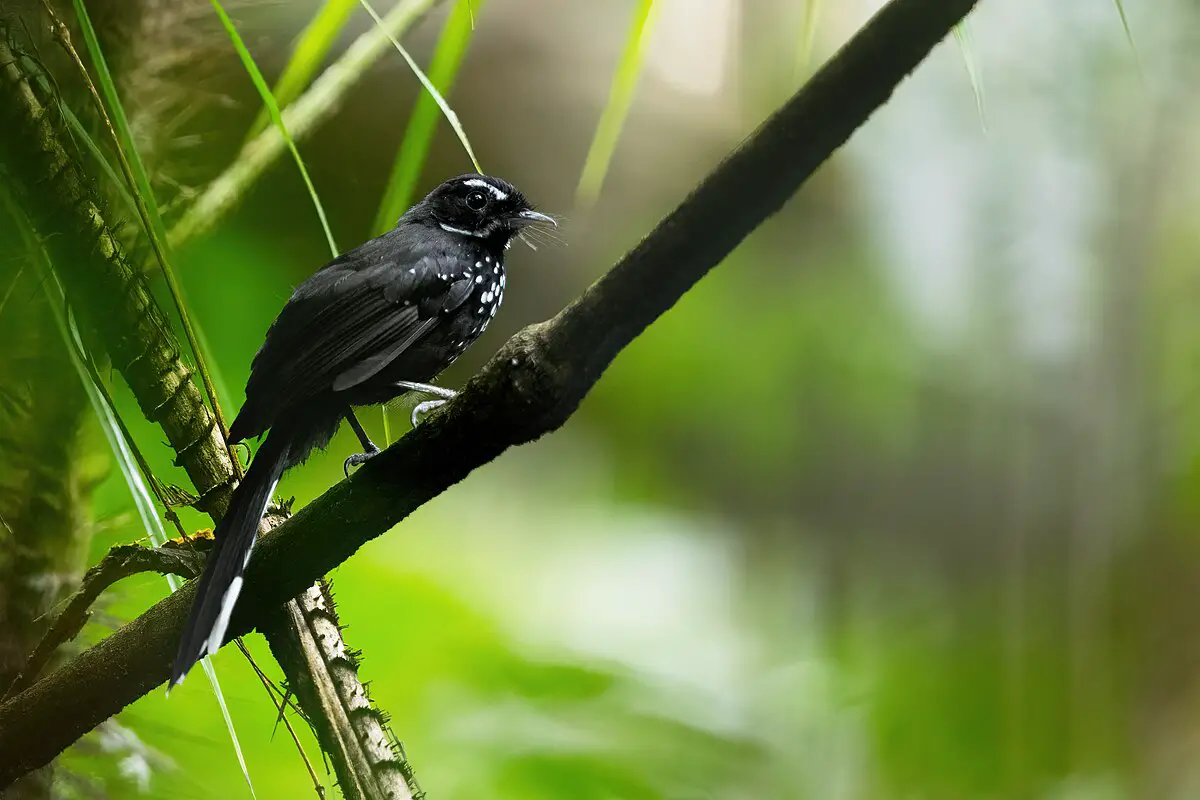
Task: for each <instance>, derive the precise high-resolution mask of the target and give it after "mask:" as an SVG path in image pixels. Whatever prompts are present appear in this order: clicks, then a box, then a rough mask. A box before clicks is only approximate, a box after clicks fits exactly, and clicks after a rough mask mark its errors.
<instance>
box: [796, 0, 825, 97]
mask: <svg viewBox="0 0 1200 800" xmlns="http://www.w3.org/2000/svg"><path fill="white" fill-rule="evenodd" d="M821 5H822V0H805V3H804V24H803V26H802V28H801V30H800V53H799V58H797V59H796V77H797V78H802V77H807V75H808V73H809V69H810V68H811V67H812V53H813V43H814V42H815V41H816V40H817V22H818V20H819V19H820V17H821Z"/></svg>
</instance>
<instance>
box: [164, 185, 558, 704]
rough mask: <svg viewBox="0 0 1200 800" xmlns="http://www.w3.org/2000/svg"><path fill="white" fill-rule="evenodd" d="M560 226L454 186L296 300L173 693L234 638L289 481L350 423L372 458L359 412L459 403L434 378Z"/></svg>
mask: <svg viewBox="0 0 1200 800" xmlns="http://www.w3.org/2000/svg"><path fill="white" fill-rule="evenodd" d="M539 224H548V225H551V226H554V227H557V222H556V220H555V219H554V218H553V217H551V216H549V215H547V214H543V213H541V212H539V211H536V210H534V208H533V206H532V205H530V203H529V202H528V200H526V198H525V196H524V195H523V194H522V193H521V192H520V191H519V190H518V189H517V188H516V187H515V186H513V185H512V184H511V183H509V182H508V181H506V180H503V179H501V178H497V177H493V176H489V175H483V174H478V173H468V174H465V175H459V176H457V177H454V178H451V179H449V180H447V181H445V182H443V183H442V184H440V185H439V186H437V187H436V188H434V189H433V191H431V192H430V193H429V194H428V195H426V196H425V198H424V199H422V200H421V201H420V202H418V203H417V204H416V205H414V206H412V207H411V208H410V209H408V210H407V211H406V212H405V213H404V214H403V215H402V216H401V217H400V219H399V220H398V221H397V223H396V225H395V227H393V228H392V229H391V230H389V231H387V232H386V233H384V234H382V235H380V236H378V237H376V238H374V239H371V240H369V241H367V242H365V243H364V244H362V245H359V246H358V247H356V248H354V249H353V250H349V251H347V252H345V253H343V254H342V255H340V256H338V257H336V258H334V259H333V261H331V262H329V263H328V264H326V265H325V266H324V267H322V268H321V269H319V270H317V271H316V272H315V273H313V274H312V275H311V276H310V277H309V278H308V279H306V280H305V281H304V282H302V283H301V284H300V285H299V286H297V287H296V288H295V290H294V291H293V292H292V295H291V297H290V298H289V299H288V300H287V302H286V303H285V304H284V306H283V309H282V310H281V311H280V312H279V315H278V316H277V317H276V318H275V320H274V322H272V323H271V325H270V327H269V328H268V329H267V333H266V338H265V341H264V342H263V344H262V346H261V347H260V348H259V350H258V352H257V353H256V354H255V356H254V358H253V360H252V362H251V365H250V377H249V379H248V380H247V382H246V400H245V402H244V403H243V404H242V407H241V408H240V409H239V411H238V414H237V416H236V418H235V419H234V421H233V423H232V424H231V425H230V427H229V440H230V443H232V444H236V443H238V442H243V441H246V440H248V439H253V438H256V437H261V436H262V435H263V434H264V433H265V434H266V438H265V439H263V440H262V443H261V445H259V447H258V449H257V451H256V452H255V454H254V457H253V459H252V460H251V461H250V466H249V468H248V469H247V470H246V473H245V475H244V477H242V479H241V481H240V482H239V483H238V485H237V486H236V488H235V489H234V491H233V493H232V495H231V497H230V501H229V506H228V509H227V510H226V512H225V514H224V516H222V517H221V519H220V520H219V521H218V523H217V525H216V528H215V529H214V531H213V539H214V543H213V547H212V550H211V552H210V553H209V556H208V559H207V562H206V563H205V566H204V571H203V573H202V574H201V576H200V579H199V582H198V583H197V587H196V595H195V599H194V601H193V603H192V607H191V611H190V614H189V616H188V620H187V623H186V624H185V626H184V629H183V633H182V635H181V638H180V640H179V645H178V650H177V651H176V655H175V659H174V662H173V664H172V667H171V678H170V683H169V684H168V686H167V692H168V694H169V693H170V690H171V689H172V688H174V687H175V686H177V685H179V683H181V682H182V681H183V679H184V677H185V676H186V675H187V673H188V671H189V670H190V669H191V668H192V667H193V666H195V664H196V663H197V662H198V661H200V660H201V659H202V658H204V657H205V656H206V655H208V654H211V653H215V652H216V651H217V650H218V649H219V648H220V647H221V645H222V644H223V643H224V638H225V633H226V628H227V627H228V625H229V619H230V615H231V614H232V613H233V609H234V606H235V605H236V603H237V599H238V595H239V593H240V592H241V589H242V584H243V573H244V572H245V569H246V566H247V564H248V563H249V561H250V555H251V551H252V549H253V547H254V541H255V537H256V534H257V531H258V526H259V520H260V519H261V518H262V515H263V513H264V512H265V511H266V510H267V507H268V504H269V502H270V499H271V497H272V495H273V494H274V492H275V489H276V487H277V486H278V484H279V481H280V479H281V478H282V477H283V474H284V473H285V472H286V471H287V470H289V469H291V468H293V467H295V466H298V465H300V464H302V463H304V461H305V460H306V459H307V458H308V457H309V455H310V454H311V453H312V452H313V451H314V450H323V449H325V448H326V447H327V446H328V445H329V443H330V441H331V440H332V438H333V436H334V434H335V433H336V432H337V430H338V428H339V427H340V425H341V422H342V420H345V421H346V422H347V423H349V425H350V427H351V428H353V430H354V433H355V434H356V435H357V437H358V440H359V442H360V444H361V445H362V452H360V453H356V454H354V455H352V456H350V457H349V458H347V459H346V461H345V464H344V466H343V469H344V471H345V473H346V475H347V476H349V473H350V468H351V467H353V466H358V465H361V464H364V463H366V462H367V461H368V460H369V459H371V458H372V457H374V456H375V455H377V454H378V453H379V452H380V450H379V448H378V447H377V446H376V445H375V443H374V442H372V441H371V439H370V438H369V437H368V436H367V433H366V431H365V430H364V429H363V427H362V425H361V424H360V423H359V421H358V419H357V418H356V417H355V415H354V408H355V407H356V406H365V405H375V404H379V403H384V402H387V401H389V400H392V399H394V398H396V397H398V396H400V395H402V394H405V393H408V392H415V393H418V394H425V395H432V396H433V398H434V399H431V400H427V401H424V402H422V403H420V404H418V405H417V406H416V407H415V408H414V409H413V414H412V420H413V424H414V425H415V424H417V422H418V421H419V418H420V416H421V415H422V414H424V413H428V412H429V411H432V410H434V409H435V408H437V407H438V406H440V405H442V404H444V403H446V402H447V401H448V400H450V399H451V398H453V397H454V395H455V392H454V391H453V390H451V389H447V388H444V387H440V386H435V385H432V384H431V383H430V381H432V380H434V379H435V378H436V377H437V376H438V374H439V373H441V372H442V371H443V370H444V369H446V368H447V367H448V366H450V364H452V363H453V362H454V361H455V359H457V358H458V357H459V356H460V355H462V354H463V352H464V351H466V349H467V348H468V347H470V346H471V344H472V343H473V342H475V340H476V339H478V338H479V336H480V334H482V333H483V332H484V330H485V329H486V328H487V326H488V323H489V322H490V321H491V320H492V318H493V317H495V315H496V311H497V310H498V309H499V308H500V303H501V302H502V301H503V300H504V290H505V286H506V277H505V269H504V256H505V254H506V253H507V251H508V249H509V247H510V246H511V245H512V242H513V240H514V238H515V237H517V236H520V235H521V234H522V232H523V231H525V230H526V229H528V228H529V227H530V226H537V225H539Z"/></svg>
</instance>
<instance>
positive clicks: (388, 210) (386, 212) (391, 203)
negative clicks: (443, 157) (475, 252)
mask: <svg viewBox="0 0 1200 800" xmlns="http://www.w3.org/2000/svg"><path fill="white" fill-rule="evenodd" d="M361 2H362V6H363V8H365V9H366V10H367V13H368V14H370V15H371V18H372V19H374V20H375V24H376V25H378V26H380V27H381V28H382V27H383V20H382V19H380V17H379V15H378V14H376V13H375V9H373V8H372V7H371V4H370V3H368V2H367V0H361ZM480 5H482V3H480ZM471 33H472V29H471V10H470V8H469V7H468V4H467V0H458V2H456V3H455V4H454V8H453V10H452V11H451V12H450V16H449V18H448V19H447V20H446V25H445V27H444V28H443V29H442V34H441V37H440V38H439V39H438V44H437V48H436V49H435V51H434V55H433V60H432V62H431V64H430V68H429V71H430V75H433V76H434V79H436V81H437V83H438V84H440V85H441V86H442V87H443V89H444V90H446V91H449V89H450V85H451V84H452V83H453V82H454V78H455V76H456V75H457V74H458V68H459V66H460V65H461V64H462V60H463V56H464V55H465V53H466V49H467V45H468V43H469V42H470V40H471ZM388 38H389V39H391V42H392V45H393V46H394V47H395V48H396V50H397V51H398V52H399V53H400V55H401V56H403V58H404V60H405V61H406V62H407V63H408V67H409V69H411V70H412V71H413V74H414V75H416V76H417V79H418V80H419V81H421V85H422V86H424V87H425V91H426V92H428V95H422V96H421V97H420V98H418V100H417V104H416V107H415V108H414V109H413V115H412V117H410V118H409V122H408V129H407V130H406V131H405V134H404V139H403V141H402V142H401V144H400V153H399V154H398V155H397V157H396V165H395V166H394V167H393V168H392V176H391V178H390V179H389V181H388V189H387V193H386V195H385V197H384V200H383V203H382V204H381V205H380V209H379V214H378V216H377V217H376V219H375V232H376V233H382V232H383V231H385V230H388V229H389V228H391V227H392V225H393V224H395V221H396V218H397V217H399V216H400V215H401V214H402V213H404V209H405V208H407V207H408V203H409V200H410V199H411V195H412V190H413V187H414V186H415V185H416V175H417V174H419V172H420V168H421V167H422V166H423V165H424V161H425V155H426V154H427V153H428V151H429V141H430V140H431V139H432V137H433V131H434V128H435V127H436V126H437V117H436V115H435V114H434V113H433V108H434V106H431V105H429V103H430V101H432V103H434V104H436V107H437V108H439V109H441V112H442V115H443V116H445V117H446V121H447V122H449V123H450V126H451V127H452V128H454V132H455V133H456V134H458V139H459V141H460V142H462V146H463V149H465V150H466V151H467V156H469V157H470V159H471V164H472V165H474V167H475V171H476V172H483V169H482V168H481V167H480V166H479V159H477V158H475V151H474V150H472V149H471V142H470V141H469V140H468V139H467V134H466V131H464V130H463V127H462V123H461V122H459V119H458V115H457V114H455V113H454V111H453V109H451V108H450V105H449V104H448V103H447V102H446V98H444V97H443V96H442V93H441V91H439V89H438V87H437V86H436V85H435V84H434V80H431V79H430V77H429V76H428V75H426V74H425V73H424V72H422V71H421V68H420V67H418V66H417V62H415V61H413V58H412V56H410V55H409V54H408V51H407V50H405V49H404V47H403V46H402V45H401V44H400V42H399V40H397V39H396V37H395V36H392V35H391V34H390V33H389V34H388ZM406 148H407V151H406ZM402 159H403V160H404V161H402ZM409 161H411V163H409Z"/></svg>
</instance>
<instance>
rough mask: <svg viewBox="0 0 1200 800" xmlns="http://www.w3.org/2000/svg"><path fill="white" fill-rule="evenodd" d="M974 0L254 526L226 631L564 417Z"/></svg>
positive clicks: (866, 70) (41, 687)
mask: <svg viewBox="0 0 1200 800" xmlns="http://www.w3.org/2000/svg"><path fill="white" fill-rule="evenodd" d="M976 2H977V0H892V2H890V3H889V4H888V5H887V6H885V7H884V8H883V9H882V10H881V11H880V12H879V13H877V14H876V15H875V17H874V18H872V20H871V21H870V22H869V23H868V24H867V25H866V26H865V27H864V28H863V29H862V30H861V31H859V33H858V34H857V35H856V36H855V37H854V38H853V39H852V40H851V41H850V42H849V43H847V44H846V45H845V47H843V48H842V50H841V51H840V52H839V53H838V54H837V55H836V56H835V57H834V58H833V59H832V60H831V61H830V62H829V63H828V64H827V65H826V66H825V67H823V68H822V69H821V70H820V71H819V72H818V73H817V74H816V75H815V76H814V77H813V79H812V80H811V81H810V82H809V83H808V84H807V85H806V86H805V87H804V88H803V89H802V90H801V91H800V92H799V93H797V94H796V95H795V96H794V97H793V98H792V99H791V100H789V101H788V102H787V103H786V104H785V105H784V106H783V107H782V108H781V109H779V111H777V112H776V113H775V114H774V115H773V116H772V117H771V118H770V119H769V120H767V122H765V123H764V124H763V125H762V126H761V127H760V128H759V129H758V131H756V132H755V133H754V134H753V135H752V136H751V137H750V138H748V139H747V140H746V141H745V143H743V145H742V146H740V147H739V148H738V149H737V150H736V151H735V152H734V153H733V154H732V155H731V156H730V157H729V158H727V159H726V160H725V161H724V162H723V163H722V164H721V165H720V166H718V167H717V169H716V170H715V171H714V172H713V173H712V174H711V175H709V176H708V177H707V178H706V179H705V180H704V181H703V182H702V183H701V184H700V185H699V186H698V187H697V188H696V189H695V190H694V191H693V192H692V194H691V195H690V196H689V197H688V198H687V199H686V200H684V202H683V203H682V204H681V205H680V206H679V207H678V208H677V209H676V210H675V211H674V212H672V213H671V214H670V215H669V216H668V217H667V218H666V219H665V220H663V221H662V222H661V223H659V225H658V226H657V227H656V228H655V229H654V230H653V231H652V232H651V233H650V234H649V235H648V236H647V237H646V238H645V239H644V240H642V242H641V243H640V244H639V245H638V246H637V247H636V248H634V250H633V251H631V252H630V253H629V254H628V255H626V256H625V257H624V258H623V259H621V261H620V262H619V263H617V265H616V266H614V267H613V269H612V270H611V271H609V273H608V274H607V275H605V276H604V277H603V278H601V279H600V280H599V281H597V282H596V283H595V284H594V285H593V286H592V287H591V288H589V289H588V290H587V291H586V292H585V293H584V294H583V295H582V296H581V297H580V298H578V299H577V300H576V301H575V302H574V303H572V304H571V305H570V306H568V307H567V308H566V309H564V310H563V311H562V312H561V313H559V314H558V315H557V316H556V317H555V318H554V319H552V320H549V321H547V322H544V323H541V324H538V325H534V326H531V327H529V328H526V329H524V330H522V331H521V332H519V333H518V334H517V335H516V336H514V337H513V338H512V339H511V340H509V342H508V343H507V344H505V346H504V347H503V348H501V350H500V352H499V353H498V354H497V355H496V356H495V357H494V358H493V359H492V360H491V361H490V362H489V363H488V364H487V365H486V366H485V367H484V368H483V370H482V372H480V374H479V375H477V376H476V377H475V378H473V379H472V380H471V381H470V382H469V383H468V384H467V386H466V388H465V389H464V390H463V392H462V393H461V394H459V396H458V397H457V398H456V399H455V400H454V401H453V402H451V403H450V404H448V405H447V406H445V407H443V410H442V411H440V412H438V413H436V414H435V415H434V416H433V417H432V418H431V419H430V420H428V421H427V422H425V423H424V424H422V425H421V426H419V427H418V428H417V429H416V430H415V431H413V432H412V433H410V434H409V435H408V436H405V437H404V438H403V439H401V440H400V441H399V442H397V443H396V444H394V445H392V446H391V447H389V448H387V449H386V450H385V451H384V452H383V453H381V454H380V455H379V456H377V457H376V458H374V459H372V460H371V461H370V462H369V463H368V464H367V465H365V466H364V467H363V468H362V469H361V470H360V471H359V472H357V473H355V474H354V475H353V476H352V477H351V478H350V479H349V480H345V481H342V482H341V483H339V484H337V485H336V486H334V487H333V488H332V489H330V490H329V491H327V492H326V493H325V494H324V495H322V496H321V497H320V498H318V499H317V500H315V501H313V502H312V503H310V504H309V505H308V506H306V507H305V508H303V509H302V510H300V512H299V513H297V514H296V515H295V516H294V517H292V518H291V519H290V520H289V521H287V522H285V523H283V524H282V525H280V526H279V527H278V528H276V529H274V530H273V531H272V532H271V533H269V534H267V535H265V536H264V537H262V539H261V540H260V541H259V544H258V547H257V548H256V551H255V552H256V555H255V557H254V558H253V559H252V560H251V563H250V567H249V570H248V572H247V580H246V585H245V589H244V593H243V600H242V602H240V603H239V604H238V606H237V610H236V611H235V612H234V615H233V619H232V620H231V622H230V626H229V636H230V637H231V638H232V637H236V636H240V635H242V634H244V633H246V632H247V631H249V630H251V629H252V628H254V627H255V625H257V624H258V623H259V622H260V621H261V620H263V619H264V618H265V617H266V616H268V615H269V614H271V613H275V609H276V608H277V607H278V605H279V604H280V603H283V602H284V601H286V600H287V599H288V598H289V597H293V596H295V595H296V594H297V593H299V592H301V591H303V590H304V589H305V588H306V587H308V586H310V585H311V584H312V582H313V580H314V579H316V578H317V577H319V576H321V575H324V574H326V573H328V572H329V571H330V570H331V569H333V568H334V567H335V566H337V565H338V564H340V563H342V562H343V561H345V560H346V559H347V558H349V557H350V556H351V555H352V554H353V553H354V551H356V550H357V549H358V548H359V547H361V546H362V545H363V544H365V543H366V542H368V541H370V540H371V539H373V538H375V537H377V536H380V535H382V534H383V533H385V532H386V531H388V530H389V529H391V528H392V527H393V526H394V525H396V524H397V523H398V522H400V521H401V520H402V519H404V518H405V517H406V516H408V515H409V514H410V513H412V511H414V510H415V509H416V508H418V507H420V506H421V505H422V504H423V503H425V502H427V501H429V500H430V499H432V498H433V497H436V496H437V495H438V494H440V493H441V492H443V491H445V490H446V489H447V488H449V487H450V486H453V485H454V484H455V483H457V482H458V481H460V480H462V479H463V478H465V477H466V476H467V475H468V474H469V473H470V472H471V471H473V470H474V469H476V468H477V467H479V466H481V465H483V464H485V463H487V462H489V461H491V460H492V459H494V458H495V457H496V456H498V455H500V453H502V452H504V451H505V450H507V449H508V448H509V447H513V446H515V445H519V444H523V443H525V442H529V441H532V440H534V439H537V438H539V437H541V436H543V435H545V434H546V433H548V432H550V431H553V430H555V429H557V428H558V427H560V426H561V425H562V424H563V423H564V422H565V421H566V420H567V418H568V417H570V415H571V414H572V413H573V412H574V410H575V409H576V408H577V407H578V405H579V402H580V401H581V400H582V398H583V397H584V395H585V394H586V393H587V392H588V390H589V389H590V388H591V387H592V386H593V385H594V384H595V382H596V381H597V380H598V379H599V378H600V375H601V373H602V372H603V371H604V369H605V368H606V367H607V366H608V364H609V363H610V362H611V361H612V359H613V358H614V357H615V356H616V355H617V353H619V352H620V351H621V349H622V348H624V347H625V346H627V345H628V344H629V343H630V342H631V341H633V339H635V338H636V337H637V336H638V335H639V334H640V333H641V332H642V331H643V330H644V329H645V328H646V327H647V326H648V325H650V324H651V323H652V322H653V321H654V320H655V319H657V318H658V317H659V316H660V315H662V314H663V313H664V312H665V311H667V310H668V309H669V308H670V307H671V306H672V305H674V303H675V302H676V301H677V300H678V299H679V298H680V297H681V296H682V295H683V294H684V293H685V292H686V291H687V290H688V289H689V288H691V286H692V285H694V284H695V283H696V282H697V281H698V280H699V279H700V278H702V277H703V276H704V275H705V274H706V273H707V272H708V271H709V270H711V269H712V268H713V267H715V266H716V265H717V264H719V263H720V262H721V261H723V260H724V259H725V257H726V256H728V255H729V253H730V252H731V251H732V250H733V249H734V248H735V247H736V246H737V245H738V244H739V243H741V241H742V240H743V239H745V238H746V236H748V235H749V234H750V233H751V232H752V231H753V230H754V229H755V228H757V227H758V226H759V225H761V224H762V223H763V221H765V220H766V219H767V218H768V217H770V216H771V215H772V214H774V213H775V212H777V211H778V210H779V209H780V208H781V207H782V206H783V204H784V203H785V202H787V200H788V199H789V198H790V197H791V196H792V195H793V194H794V193H795V192H796V190H797V189H798V188H799V187H800V185H801V184H803V183H804V181H805V180H806V179H807V178H808V177H809V176H811V175H812V174H813V172H815V171H816V169H817V168H818V167H819V166H820V165H821V164H822V163H823V162H824V161H825V160H826V159H828V158H829V157H830V156H831V155H832V154H833V153H834V152H835V151H836V150H837V149H838V148H840V147H841V146H842V145H843V144H844V143H845V142H846V140H847V139H848V138H849V137H850V136H851V134H853V133H854V131H855V130H856V129H857V128H858V127H859V126H860V125H862V124H863V123H864V122H865V121H866V120H867V119H868V118H869V117H870V116H871V114H872V113H873V112H874V111H875V110H876V109H878V108H879V107H880V106H882V105H883V104H884V103H885V102H887V100H888V98H889V97H890V96H891V94H892V92H893V91H894V90H895V88H896V86H897V85H898V84H899V83H900V82H901V81H902V80H903V79H904V78H905V76H907V75H908V74H909V73H910V72H911V71H912V70H913V69H915V68H916V66H917V65H918V64H919V63H920V62H921V61H922V60H923V59H924V58H925V57H926V56H927V55H928V54H929V52H930V50H932V49H933V47H934V46H935V45H936V44H937V43H938V42H940V41H941V40H942V39H943V38H945V37H946V36H947V35H948V34H949V33H950V32H951V30H952V29H953V27H954V25H956V24H957V23H958V22H959V21H961V20H962V18H963V17H965V16H966V14H967V13H968V12H970V11H971V9H972V8H974V6H975V5H976ZM334 531H336V535H333V532H334ZM194 596H195V586H194V584H188V585H187V586H185V587H183V588H182V589H181V590H180V591H178V592H176V593H175V594H173V595H171V596H170V597H168V598H166V599H165V600H162V601H161V602H159V603H157V604H155V605H154V606H153V607H151V608H150V609H149V610H147V611H146V612H145V613H144V614H142V615H141V616H140V617H138V618H137V619H136V620H134V621H133V622H131V623H129V624H128V625H126V626H125V627H124V628H122V629H120V630H118V631H117V632H116V633H114V634H113V635H112V636H110V637H108V638H107V639H105V640H104V641H102V642H100V643H99V644H97V645H96V646H95V647H93V648H91V649H89V650H87V651H85V652H83V653H81V654H80V655H79V656H77V657H76V658H75V659H73V660H72V661H70V662H68V663H67V664H66V665H64V666H63V667H62V668H60V669H59V670H58V671H56V672H55V673H53V674H52V675H50V676H48V677H46V678H44V679H43V680H41V681H39V682H38V683H36V684H34V685H33V686H31V687H30V688H29V689H27V690H25V691H24V692H22V693H21V694H19V695H17V696H16V697H13V698H11V699H10V700H8V701H7V702H6V703H4V704H3V705H0V753H4V754H5V758H4V759H3V761H2V763H0V788H3V787H5V786H7V785H9V784H11V782H12V781H14V780H15V779H16V778H17V777H19V776H20V775H22V774H24V773H26V772H28V771H29V770H31V769H36V768H37V767H40V766H42V765H43V764H46V763H48V762H49V761H50V760H51V759H52V758H54V756H55V755H57V754H58V753H59V752H61V751H62V750H63V749H64V748H65V747H67V746H68V745H70V744H71V742H73V741H74V740H75V739H77V738H78V737H79V736H81V735H83V734H84V733H85V732H87V731H88V730H90V729H91V728H92V727H94V726H95V725H97V724H99V723H100V722H101V721H103V720H104V719H106V718H108V717H109V716H111V715H112V714H114V713H116V712H118V711H119V710H120V709H121V708H123V707H124V706H125V705H127V704H128V703H131V702H133V701H134V700H136V699H137V698H139V697H141V696H142V695H143V694H145V693H147V692H149V691H150V690H152V689H154V688H155V687H156V686H159V685H160V684H162V683H163V682H164V681H165V680H166V679H167V677H168V675H169V670H170V664H171V657H172V656H173V655H174V644H175V642H176V641H177V637H178V635H179V631H180V630H181V629H182V627H183V624H184V621H185V619H186V617H187V614H188V609H189V607H190V605H191V603H192V601H193V599H194Z"/></svg>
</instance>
